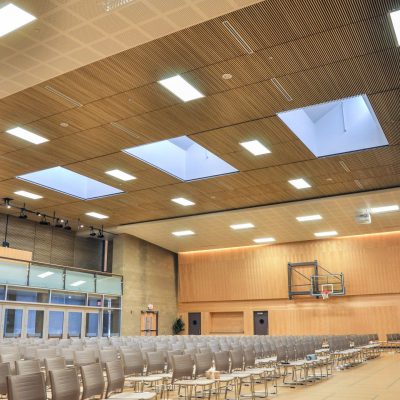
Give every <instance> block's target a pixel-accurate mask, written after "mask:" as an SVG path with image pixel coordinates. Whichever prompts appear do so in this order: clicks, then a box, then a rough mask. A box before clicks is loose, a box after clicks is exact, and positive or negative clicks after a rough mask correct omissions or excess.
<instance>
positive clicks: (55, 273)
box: [29, 265, 64, 289]
mask: <svg viewBox="0 0 400 400" xmlns="http://www.w3.org/2000/svg"><path fill="white" fill-rule="evenodd" d="M29 286H33V287H41V288H48V289H64V271H63V270H62V269H60V268H52V267H48V266H42V265H31V268H30V271H29Z"/></svg>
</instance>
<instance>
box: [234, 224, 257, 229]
mask: <svg viewBox="0 0 400 400" xmlns="http://www.w3.org/2000/svg"><path fill="white" fill-rule="evenodd" d="M231 228H232V229H234V230H240V229H250V228H254V225H253V224H252V223H251V222H246V223H244V224H233V225H231Z"/></svg>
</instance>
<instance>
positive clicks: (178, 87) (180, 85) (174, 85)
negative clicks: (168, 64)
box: [158, 75, 204, 101]
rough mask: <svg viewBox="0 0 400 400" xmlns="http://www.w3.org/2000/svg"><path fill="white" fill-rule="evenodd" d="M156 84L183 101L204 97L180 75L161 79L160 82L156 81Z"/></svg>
mask: <svg viewBox="0 0 400 400" xmlns="http://www.w3.org/2000/svg"><path fill="white" fill-rule="evenodd" d="M158 83H159V84H160V85H162V86H164V87H165V88H166V89H167V90H169V91H170V92H172V93H173V94H174V95H175V96H177V97H179V98H180V99H181V100H183V101H190V100H195V99H200V98H201V97H204V94H203V93H200V92H199V91H198V90H197V89H196V88H195V87H193V86H192V85H191V84H190V83H189V82H187V81H186V80H185V79H183V78H182V77H181V76H180V75H175V76H172V77H171V78H167V79H163V80H161V81H158Z"/></svg>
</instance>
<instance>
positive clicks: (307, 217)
mask: <svg viewBox="0 0 400 400" xmlns="http://www.w3.org/2000/svg"><path fill="white" fill-rule="evenodd" d="M296 219H297V221H299V222H307V221H317V220H319V219H322V217H321V216H320V215H319V214H314V215H304V216H302V217H296Z"/></svg>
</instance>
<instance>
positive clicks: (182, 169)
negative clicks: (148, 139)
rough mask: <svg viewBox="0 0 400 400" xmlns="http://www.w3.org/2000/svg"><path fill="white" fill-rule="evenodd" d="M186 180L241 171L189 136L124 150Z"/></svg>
mask: <svg viewBox="0 0 400 400" xmlns="http://www.w3.org/2000/svg"><path fill="white" fill-rule="evenodd" d="M123 151H124V152H125V153H127V154H129V155H130V156H133V157H136V158H138V159H139V160H141V161H144V162H146V163H147V164H150V165H153V166H154V167H156V168H158V169H160V170H161V171H164V172H166V173H168V174H170V175H172V176H174V177H176V178H178V179H181V180H182V181H192V180H196V179H205V178H211V177H213V176H218V175H225V174H231V173H233V172H237V171H238V170H237V169H236V168H234V167H232V166H231V165H230V164H228V163H227V162H225V161H224V160H222V159H221V158H219V157H217V156H216V155H215V154H213V153H211V152H210V151H208V150H207V149H206V148H204V147H203V146H200V145H199V144H197V143H196V142H194V141H193V140H192V139H190V138H188V137H187V136H180V137H176V138H173V139H168V140H162V141H160V142H155V143H150V144H145V145H141V146H137V147H131V148H129V149H125V150H123Z"/></svg>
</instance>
